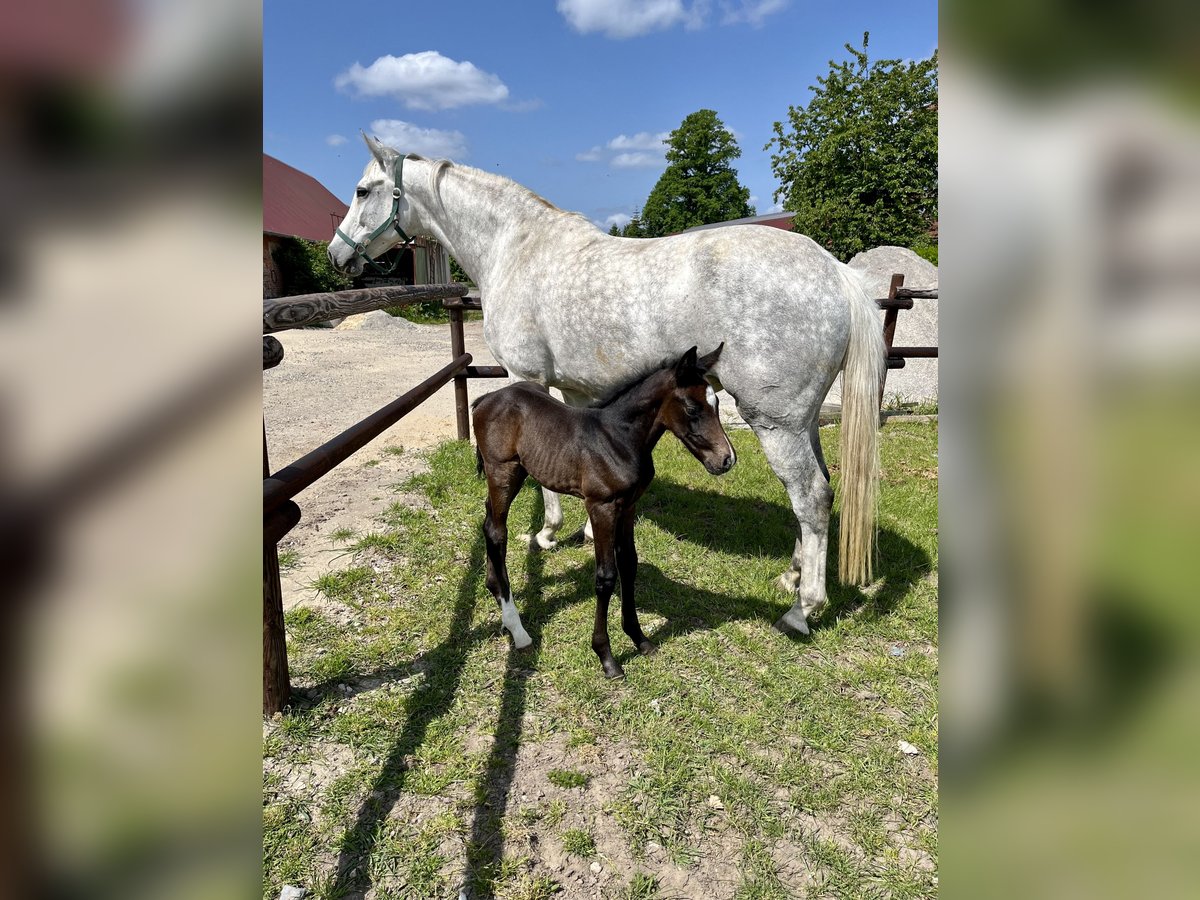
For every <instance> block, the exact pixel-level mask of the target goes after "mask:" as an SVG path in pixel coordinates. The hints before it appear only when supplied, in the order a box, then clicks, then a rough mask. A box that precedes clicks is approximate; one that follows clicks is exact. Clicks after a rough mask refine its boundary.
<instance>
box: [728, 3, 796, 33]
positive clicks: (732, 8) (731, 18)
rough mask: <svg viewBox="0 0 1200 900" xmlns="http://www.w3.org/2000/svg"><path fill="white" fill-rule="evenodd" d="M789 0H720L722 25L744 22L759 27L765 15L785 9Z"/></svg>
mask: <svg viewBox="0 0 1200 900" xmlns="http://www.w3.org/2000/svg"><path fill="white" fill-rule="evenodd" d="M790 2H791V0H742V2H741V3H730V2H727V0H722V2H721V11H722V12H723V13H724V15H723V16H722V17H721V24H722V25H736V24H737V23H739V22H746V23H748V24H750V25H753V26H754V27H755V28H761V27H762V24H763V22H764V21H766V18H767V16H770V15H774V14H775V13H777V12H779V11H780V10H782V9H785V8H786V7H787V5H788V3H790Z"/></svg>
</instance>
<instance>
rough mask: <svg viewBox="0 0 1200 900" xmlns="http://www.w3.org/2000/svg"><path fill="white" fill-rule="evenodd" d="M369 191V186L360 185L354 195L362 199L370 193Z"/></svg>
mask: <svg viewBox="0 0 1200 900" xmlns="http://www.w3.org/2000/svg"><path fill="white" fill-rule="evenodd" d="M369 193H371V191H370V189H369V188H365V187H360V188H359V189H358V190H356V191H355V192H354V196H355V197H358V198H359V199H360V200H361V199H362V198H363V197H365V196H367V194H369Z"/></svg>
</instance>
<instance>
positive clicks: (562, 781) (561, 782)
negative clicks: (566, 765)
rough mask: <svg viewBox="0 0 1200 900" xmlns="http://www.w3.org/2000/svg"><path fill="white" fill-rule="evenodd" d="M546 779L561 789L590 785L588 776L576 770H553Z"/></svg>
mask: <svg viewBox="0 0 1200 900" xmlns="http://www.w3.org/2000/svg"><path fill="white" fill-rule="evenodd" d="M546 778H547V779H549V781H550V783H551V784H553V785H555V786H556V787H560V788H577V787H584V786H586V785H587V783H588V776H587V775H585V774H584V773H583V772H576V771H575V770H574V769H551V770H550V771H549V772H547V773H546Z"/></svg>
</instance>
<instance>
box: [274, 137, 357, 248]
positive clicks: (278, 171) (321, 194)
mask: <svg viewBox="0 0 1200 900" xmlns="http://www.w3.org/2000/svg"><path fill="white" fill-rule="evenodd" d="M349 209H350V207H348V206H347V205H346V204H345V203H343V202H342V201H341V200H339V199H338V198H337V197H335V196H334V195H333V194H331V193H330V192H329V189H328V188H326V187H325V185H323V184H321V182H319V181H317V179H315V178H313V177H312V176H311V175H305V174H304V173H303V172H301V171H300V170H299V169H294V168H292V167H291V166H289V165H288V164H287V163H282V162H280V161H279V160H277V159H276V158H275V157H273V156H268V155H267V154H265V153H264V154H263V231H264V232H265V233H267V234H280V235H284V236H285V237H286V236H294V237H302V238H307V239H308V240H310V241H327V240H329V239H330V238H331V237H332V236H333V229H335V228H337V226H338V225H339V224H340V223H341V221H342V219H343V218H345V216H346V211H347V210H349Z"/></svg>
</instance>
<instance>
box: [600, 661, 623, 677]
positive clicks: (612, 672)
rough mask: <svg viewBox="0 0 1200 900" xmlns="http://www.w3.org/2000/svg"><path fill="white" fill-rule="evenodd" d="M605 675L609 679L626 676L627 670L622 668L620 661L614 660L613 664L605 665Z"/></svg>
mask: <svg viewBox="0 0 1200 900" xmlns="http://www.w3.org/2000/svg"><path fill="white" fill-rule="evenodd" d="M604 677H605V678H607V679H608V680H609V681H612V680H613V679H615V678H624V677H625V670H624V669H622V668H621V666H620V664H619V663H615V662H614V663H613V664H612V665H611V666H609V665H606V666H604Z"/></svg>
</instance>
